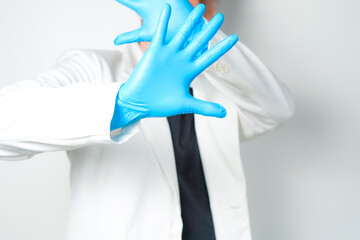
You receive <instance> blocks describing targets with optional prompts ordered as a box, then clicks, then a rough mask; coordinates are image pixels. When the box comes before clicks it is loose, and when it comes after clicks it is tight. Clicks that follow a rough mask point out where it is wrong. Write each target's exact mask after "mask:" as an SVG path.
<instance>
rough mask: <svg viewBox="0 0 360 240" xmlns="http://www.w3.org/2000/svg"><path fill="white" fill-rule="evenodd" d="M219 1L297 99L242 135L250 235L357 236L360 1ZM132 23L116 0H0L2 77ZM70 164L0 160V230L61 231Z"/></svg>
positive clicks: (301, 239) (59, 235)
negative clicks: (276, 119) (278, 121)
mask: <svg viewBox="0 0 360 240" xmlns="http://www.w3.org/2000/svg"><path fill="white" fill-rule="evenodd" d="M221 11H222V12H224V13H225V16H226V17H227V18H226V20H225V26H224V30H225V31H226V32H227V33H232V32H235V33H237V34H238V35H239V37H240V39H241V41H242V42H244V43H245V44H246V45H247V46H249V47H250V48H251V49H252V50H253V51H254V52H255V53H256V54H257V55H258V56H259V57H260V58H261V59H263V60H264V62H265V63H266V64H267V65H268V66H269V67H270V68H271V69H272V70H273V71H274V72H275V73H276V74H277V75H278V76H279V78H280V79H282V80H283V81H284V82H285V83H286V84H287V85H288V87H289V88H290V90H291V91H292V93H293V95H294V97H295V100H296V105H297V112H296V115H295V117H294V118H293V120H291V121H290V122H289V123H287V124H286V125H285V126H284V127H282V128H280V129H278V130H277V131H274V132H272V133H270V134H267V135H265V136H263V137H260V138H258V139H256V140H253V141H250V142H247V143H244V144H243V145H242V151H243V161H244V166H245V171H246V176H247V179H248V193H249V194H248V195H249V205H250V215H251V224H252V232H253V236H254V240H264V239H265V240H319V239H327V240H333V239H334V240H335V239H336V240H338V239H360V228H359V225H360V174H358V172H359V170H360V162H359V161H358V160H359V159H360V153H359V147H360V127H359V124H358V122H360V109H359V107H358V106H359V105H358V103H359V102H360V97H359V95H358V93H359V90H358V89H359V87H360V83H359V82H360V67H359V65H360V47H359V43H360V28H359V27H358V26H357V25H358V23H359V22H360V15H359V14H358V13H359V12H360V1H358V0H291V1H289V0H272V1H265V0H222V1H221ZM126 18H130V19H129V20H127V21H126V22H123V21H121V20H122V19H126ZM137 24H138V20H137V18H136V16H135V15H134V14H132V13H131V12H129V11H127V10H125V9H124V8H123V7H122V6H120V5H119V4H117V3H116V2H115V1H114V0H107V1H95V0H91V1H90V0H76V1H71V0H62V1H45V0H36V1H26V0H0V69H1V71H0V87H2V86H5V85H7V84H11V83H13V82H16V81H17V80H20V79H23V78H26V77H31V76H33V75H34V74H36V73H38V72H40V71H43V70H45V69H47V68H49V67H50V66H51V65H52V64H53V63H54V62H55V60H56V57H57V55H58V54H59V53H60V52H61V51H62V50H63V49H68V48H78V47H80V48H113V46H112V40H113V38H114V37H115V36H116V35H117V33H119V32H123V31H126V30H128V29H132V28H134V27H135V26H136V25H137ZM0 117H1V113H0ZM68 168H69V164H68V162H67V160H66V158H65V154H64V153H50V154H42V155H39V156H37V157H35V158H33V159H31V160H29V161H23V162H0V239H1V240H2V239H4V240H24V239H26V240H28V239H29V240H48V239H52V240H62V239H64V229H65V226H66V210H67V206H68V194H69V187H68Z"/></svg>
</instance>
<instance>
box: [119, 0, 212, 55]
mask: <svg viewBox="0 0 360 240" xmlns="http://www.w3.org/2000/svg"><path fill="white" fill-rule="evenodd" d="M116 1H117V2H119V3H121V4H123V5H125V6H126V7H128V8H130V9H132V10H134V11H135V12H136V13H137V14H139V15H140V16H141V17H142V19H143V25H142V26H141V27H140V28H139V29H136V30H134V31H131V32H127V33H123V34H120V35H119V36H118V37H117V38H116V39H115V41H114V43H115V45H121V44H124V43H132V42H150V41H151V39H152V37H153V36H154V32H155V28H156V25H157V21H158V19H159V15H160V12H161V9H162V8H163V7H164V4H165V3H168V4H169V5H170V6H171V8H172V15H171V18H170V22H169V27H168V31H167V34H166V42H169V41H170V40H171V39H172V38H173V37H174V35H175V33H176V32H177V30H178V29H179V28H180V27H181V26H182V25H183V24H184V22H185V20H186V18H187V16H188V15H189V14H190V12H191V11H192V10H193V7H192V5H191V4H190V2H189V1H188V0H116ZM204 25H205V21H204V20H203V19H201V22H200V23H199V24H198V25H197V28H196V29H194V35H195V34H196V33H197V32H199V31H200V30H201V28H202V27H203V26H204ZM205 50H206V49H205Z"/></svg>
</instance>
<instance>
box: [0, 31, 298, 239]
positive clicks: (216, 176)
mask: <svg viewBox="0 0 360 240" xmlns="http://www.w3.org/2000/svg"><path fill="white" fill-rule="evenodd" d="M224 37H225V35H224V34H223V33H221V32H220V33H218V34H217V35H216V36H215V38H214V39H213V40H212V42H211V45H214V44H215V43H217V42H219V41H220V40H221V39H223V38H224ZM142 55H143V53H142V51H141V49H140V47H139V45H138V44H130V45H125V46H123V47H122V48H120V50H119V51H88V50H73V51H68V52H66V53H65V54H63V55H62V57H61V58H60V59H59V62H58V63H57V65H56V66H55V67H54V68H52V69H50V70H48V71H46V72H45V73H42V74H39V75H38V76H36V77H34V78H32V79H27V80H23V81H21V82H19V83H17V84H15V85H12V86H9V87H6V88H3V89H2V90H0V115H1V117H0V158H1V159H4V160H21V159H28V158H30V157H31V156H33V155H35V154H37V153H41V152H50V151H60V150H66V151H67V153H68V157H69V159H70V160H71V207H70V217H69V227H68V240H84V239H86V240H99V239H106V240H115V239H116V240H119V239H125V240H139V239H140V240H142V239H146V240H162V239H164V240H165V239H166V240H170V239H177V240H180V239H181V232H182V221H181V210H180V198H179V189H178V182H177V176H176V168H175V160H174V153H173V147H172V141H171V135H170V130H169V126H168V123H167V119H166V118H149V119H143V120H141V121H140V122H136V123H134V124H132V125H131V126H128V127H125V128H123V129H118V130H115V131H113V132H111V133H110V132H109V128H110V120H111V118H112V114H113V110H114V103H115V96H116V93H117V91H118V88H119V86H120V85H121V83H122V82H124V81H126V80H127V79H128V77H129V75H130V74H131V72H132V71H133V69H134V67H135V65H136V64H137V62H138V61H139V60H140V58H141V57H142ZM179 67H181V66H179ZM159 74H161V73H159ZM192 87H193V90H194V96H195V97H197V98H200V99H205V100H208V101H213V102H218V103H221V104H222V105H223V106H225V108H226V109H227V113H228V114H227V117H226V118H224V119H217V118H211V117H203V116H200V115H196V116H195V126H196V135H197V138H198V144H199V149H200V154H201V159H202V163H203V168H204V174H205V178H206V183H207V188H208V193H209V199H210V206H211V210H212V214H213V220H214V226H215V232H216V237H217V239H218V240H235V239H236V240H250V238H251V236H250V227H249V217H248V208H247V200H246V185H245V179H244V174H243V169H242V165H241V160H240V145H239V142H240V140H246V139H250V138H253V137H255V136H258V135H260V134H263V133H265V132H267V131H269V130H271V129H273V128H276V127H278V126H279V125H281V124H282V123H283V122H284V121H285V120H287V119H288V118H289V117H290V116H291V115H292V114H293V109H294V107H293V103H292V100H291V97H290V96H289V93H288V91H287V89H286V88H285V86H284V85H283V84H282V83H281V82H279V81H278V80H277V79H276V78H275V77H274V75H273V74H272V73H271V72H270V71H269V70H268V69H267V68H266V67H265V66H264V65H263V63H261V61H260V60H259V59H258V58H257V57H256V56H255V55H254V54H253V53H252V52H250V51H249V50H248V49H247V48H246V47H245V46H244V45H243V44H241V43H238V44H237V45H236V46H235V47H234V48H233V49H232V50H231V51H230V52H229V53H228V54H226V55H225V56H224V57H222V58H221V59H220V60H219V61H218V62H216V63H215V64H214V65H213V66H211V67H210V68H208V69H207V70H206V71H205V72H204V73H203V74H202V75H200V76H199V77H198V78H197V79H196V80H195V81H194V82H193V84H192Z"/></svg>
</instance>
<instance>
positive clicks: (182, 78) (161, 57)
mask: <svg viewBox="0 0 360 240" xmlns="http://www.w3.org/2000/svg"><path fill="white" fill-rule="evenodd" d="M170 12H171V7H170V5H168V4H166V5H165V7H164V9H163V10H162V12H161V15H160V19H159V23H158V25H157V28H156V32H155V35H154V38H153V41H152V42H151V44H150V46H149V48H148V49H147V51H146V52H145V54H144V56H143V57H142V59H141V60H140V62H139V63H138V64H137V66H136V68H135V69H134V71H133V73H132V74H131V76H130V77H129V79H128V80H127V81H126V82H125V83H123V84H122V85H121V87H120V89H119V92H118V95H117V98H116V104H115V111H114V115H113V119H112V121H111V130H114V129H117V128H121V127H123V126H126V125H128V124H130V123H133V122H135V121H138V120H140V119H142V118H148V117H169V116H174V115H178V114H185V113H195V114H201V115H205V116H214V117H220V118H221V117H225V116H226V110H225V108H224V107H223V106H221V105H219V104H217V103H212V102H206V101H202V100H199V99H196V98H194V97H193V96H191V94H190V93H189V88H190V84H191V82H192V81H193V80H194V79H195V78H196V77H197V76H198V75H199V74H200V73H201V72H202V71H204V70H205V69H206V68H207V67H209V66H210V65H211V64H213V63H214V62H215V61H216V60H217V59H219V58H220V57H221V56H222V55H224V54H225V53H226V52H227V51H229V50H230V49H231V48H232V47H233V46H234V45H235V44H236V42H237V41H238V37H237V36H236V35H232V36H230V37H228V38H226V39H224V40H223V41H222V42H220V43H218V44H217V45H216V46H214V47H213V48H211V49H209V50H207V51H206V52H205V53H203V54H202V55H200V57H198V58H195V55H196V54H197V53H198V52H199V51H200V50H201V49H202V48H203V47H204V46H205V45H206V44H208V42H209V41H210V40H211V38H212V37H213V36H214V35H215V34H216V32H217V31H218V30H219V28H220V26H221V25H222V22H223V20H224V17H223V15H222V14H221V13H219V14H217V15H216V16H215V17H214V18H213V19H212V20H211V21H210V22H209V23H208V24H207V25H206V26H205V27H204V29H203V30H202V31H201V32H200V33H199V34H198V35H197V36H196V38H195V39H194V40H193V41H191V42H190V43H189V44H188V45H187V46H186V47H185V48H184V44H185V42H186V41H187V40H188V38H189V36H190V35H191V32H192V30H193V29H194V28H195V27H196V26H197V24H199V22H200V21H201V19H202V15H203V14H204V12H205V6H204V5H203V4H200V5H198V6H197V7H196V8H195V9H194V10H193V11H192V12H191V14H190V15H189V16H188V18H187V20H186V22H185V24H184V25H183V26H182V27H181V28H180V30H179V31H178V32H177V33H176V35H175V36H174V38H173V39H172V40H171V41H170V42H169V43H166V41H165V38H166V33H167V27H168V22H169V18H170Z"/></svg>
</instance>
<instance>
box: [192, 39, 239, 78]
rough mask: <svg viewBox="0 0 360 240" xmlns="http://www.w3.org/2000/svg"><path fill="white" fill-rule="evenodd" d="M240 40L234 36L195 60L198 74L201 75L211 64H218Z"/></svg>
mask: <svg viewBox="0 0 360 240" xmlns="http://www.w3.org/2000/svg"><path fill="white" fill-rule="evenodd" d="M238 40H239V38H238V36H236V34H233V35H231V36H229V37H227V38H226V39H224V40H222V41H221V42H220V43H218V44H216V45H215V46H214V47H212V48H211V49H209V50H207V51H206V52H205V53H204V54H203V55H201V56H200V57H199V58H198V59H197V60H195V65H196V68H197V71H198V72H197V73H198V74H200V73H201V72H202V71H204V70H205V69H206V68H208V67H209V66H210V65H211V64H213V63H214V62H216V61H217V60H218V59H219V58H220V57H222V56H223V55H224V54H225V53H227V52H228V51H229V50H230V49H231V48H232V47H233V46H234V45H235V44H236V43H237V41H238Z"/></svg>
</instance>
